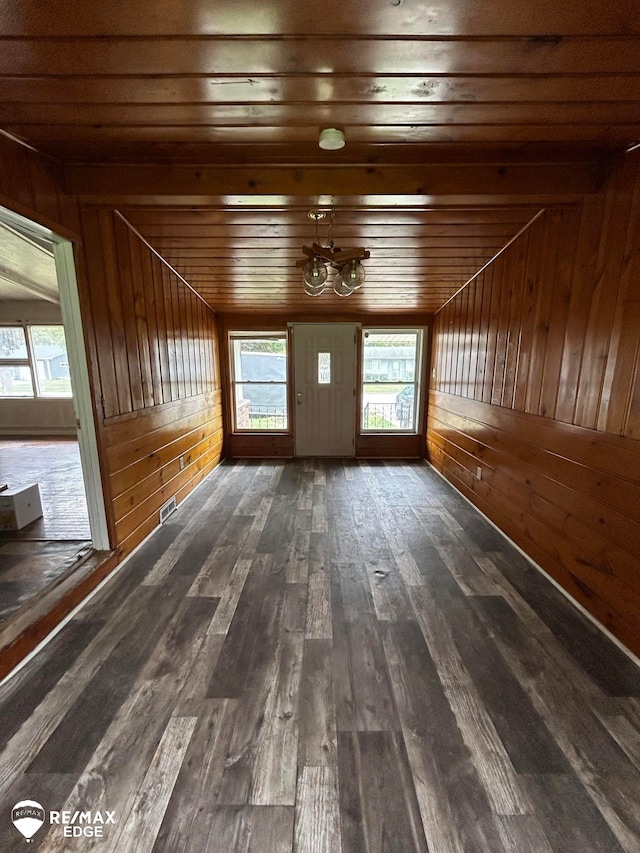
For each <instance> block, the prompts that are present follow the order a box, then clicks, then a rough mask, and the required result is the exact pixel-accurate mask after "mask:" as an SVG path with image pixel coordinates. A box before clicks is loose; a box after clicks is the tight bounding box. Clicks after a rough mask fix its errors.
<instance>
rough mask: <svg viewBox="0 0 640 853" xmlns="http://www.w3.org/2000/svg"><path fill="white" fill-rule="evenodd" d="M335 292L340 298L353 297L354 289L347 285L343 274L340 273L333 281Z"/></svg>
mask: <svg viewBox="0 0 640 853" xmlns="http://www.w3.org/2000/svg"><path fill="white" fill-rule="evenodd" d="M333 291H334V293H336V294H337V295H338V296H351V294H352V293H353V288H352V287H351V285H349V284H345V282H344V281H343V279H342V275H341V273H338V275H337V276H336V277H335V278H334V279H333Z"/></svg>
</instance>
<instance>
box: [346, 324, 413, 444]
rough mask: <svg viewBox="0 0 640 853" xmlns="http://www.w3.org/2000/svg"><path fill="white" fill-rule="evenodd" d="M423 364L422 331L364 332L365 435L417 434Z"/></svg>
mask: <svg viewBox="0 0 640 853" xmlns="http://www.w3.org/2000/svg"><path fill="white" fill-rule="evenodd" d="M421 361H422V331H421V330H420V329H391V330H382V329H364V330H363V334H362V411H361V413H360V414H361V428H362V431H363V432H381V431H385V432H413V433H415V432H416V431H417V428H418V424H417V412H418V402H419V400H418V395H419V388H420V364H421Z"/></svg>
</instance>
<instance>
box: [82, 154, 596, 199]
mask: <svg viewBox="0 0 640 853" xmlns="http://www.w3.org/2000/svg"><path fill="white" fill-rule="evenodd" d="M65 173H66V182H67V189H68V191H69V192H70V193H73V194H76V195H79V196H81V197H83V198H85V199H86V198H95V197H100V196H109V197H113V196H116V197H117V196H122V197H123V198H128V199H132V198H135V197H140V198H143V197H147V198H148V197H151V198H153V197H155V198H156V199H157V198H158V197H165V198H167V199H170V198H172V197H184V196H189V197H193V198H201V199H204V198H207V197H211V196H220V195H225V196H226V195H244V194H251V195H258V196H260V195H264V196H316V197H317V196H321V197H325V198H327V197H330V196H338V195H340V196H341V195H356V196H358V195H362V196H366V195H369V196H370V195H384V196H391V197H393V196H398V195H400V196H418V197H434V196H435V197H438V196H443V195H444V196H458V195H464V196H475V195H492V196H501V195H508V196H538V195H540V194H543V195H551V196H567V195H570V196H573V195H575V194H578V195H581V194H586V193H595V192H597V191H598V189H599V188H600V187H601V185H602V181H603V178H604V175H603V170H602V169H601V167H599V166H596V165H592V164H583V163H574V164H570V165H567V164H561V165H560V164H555V163H550V164H542V163H535V164H524V163H511V164H505V165H501V166H496V165H482V164H447V163H441V164H413V165H407V166H377V167H373V166H371V167H362V166H360V167H358V166H356V167H354V166H333V167H331V166H305V167H304V168H292V167H286V166H262V165H253V166H222V167H220V166H197V167H194V166H167V165H140V166H137V165H136V166H132V165H109V166H102V165H70V166H67V167H66V169H65ZM389 202H390V203H391V204H393V201H392V199H391V198H390V199H389Z"/></svg>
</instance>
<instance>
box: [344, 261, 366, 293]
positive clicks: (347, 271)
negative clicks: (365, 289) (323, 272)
mask: <svg viewBox="0 0 640 853" xmlns="http://www.w3.org/2000/svg"><path fill="white" fill-rule="evenodd" d="M339 277H340V278H341V279H342V281H343V283H344V285H345V286H346V287H350V288H351V290H357V289H358V288H359V287H362V285H363V284H364V280H365V278H366V273H365V271H364V267H363V266H362V264H361V263H360V261H349V263H348V264H347V265H346V266H344V267H342V269H341V270H340V274H339Z"/></svg>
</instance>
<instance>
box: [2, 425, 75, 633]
mask: <svg viewBox="0 0 640 853" xmlns="http://www.w3.org/2000/svg"><path fill="white" fill-rule="evenodd" d="M0 483H7V484H8V485H9V486H10V488H16V489H17V488H21V487H22V486H27V485H30V484H31V483H38V487H39V490H40V500H41V502H42V518H39V519H36V520H35V521H33V522H31V524H28V525H26V527H23V528H22V529H21V530H1V531H0V622H4V621H5V620H6V619H7V618H8V617H10V616H11V615H12V614H14V613H15V612H16V611H17V610H19V609H20V608H24V607H25V606H27V607H28V606H29V605H30V603H31V602H33V601H34V600H35V599H36V598H37V597H38V596H39V595H41V594H42V593H43V592H44V591H46V590H47V589H48V588H50V587H51V585H52V584H54V583H55V582H56V581H57V580H58V579H59V578H60V577H61V576H62V575H65V574H66V573H67V572H68V571H69V569H70V567H73V566H74V565H75V564H76V563H77V561H78V560H79V559H80V558H81V556H82V555H83V554H84V553H86V551H87V550H88V548H89V547H90V545H91V541H90V540H91V531H90V529H89V516H88V513H87V502H86V498H85V491H84V483H83V480H82V467H81V464H80V452H79V449H78V442H77V441H76V440H73V439H65V438H51V439H49V438H28V439H17V438H2V439H0Z"/></svg>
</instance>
